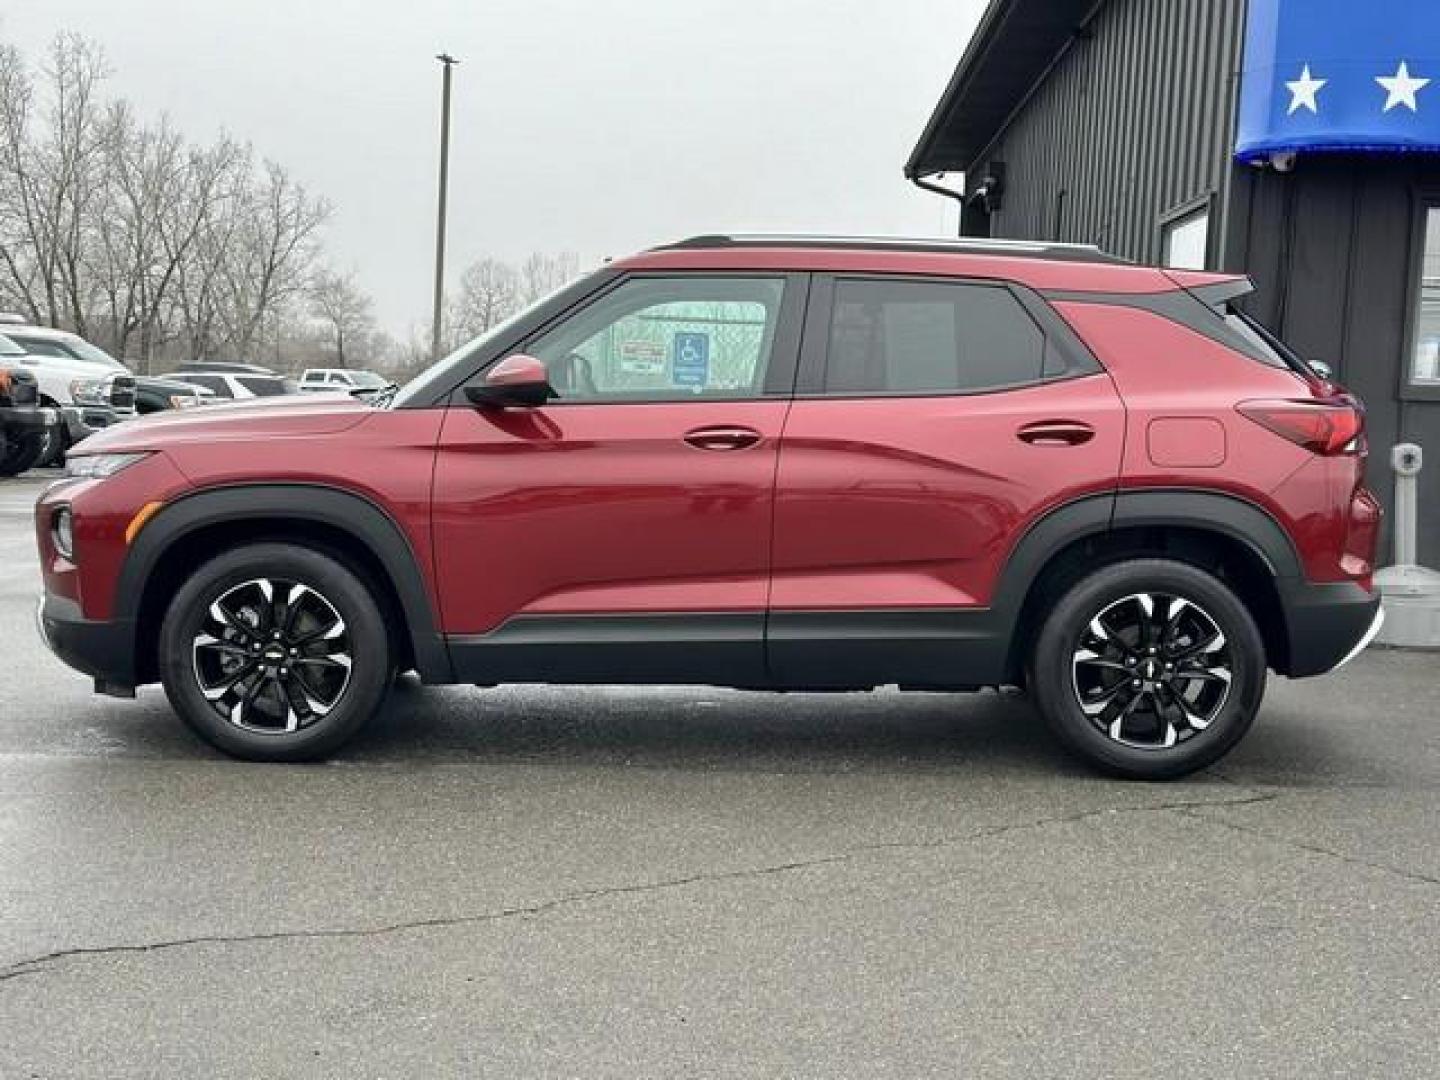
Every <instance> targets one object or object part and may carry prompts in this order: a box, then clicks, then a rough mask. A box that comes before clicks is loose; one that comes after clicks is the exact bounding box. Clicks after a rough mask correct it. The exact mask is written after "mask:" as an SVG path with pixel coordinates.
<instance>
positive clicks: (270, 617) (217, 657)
mask: <svg viewBox="0 0 1440 1080" xmlns="http://www.w3.org/2000/svg"><path fill="white" fill-rule="evenodd" d="M159 660H160V663H159V667H160V676H161V681H162V682H163V683H164V686H165V693H166V695H167V696H168V697H169V699H170V703H171V705H172V706H173V707H174V708H175V711H176V712H177V713H179V714H180V717H181V718H182V719H183V720H184V721H185V722H186V724H188V725H189V726H190V727H191V728H192V729H193V730H194V731H195V732H196V733H197V734H199V735H200V736H201V737H202V738H203V739H205V740H206V741H207V742H209V743H211V744H212V745H214V746H216V747H218V748H219V749H221V750H223V751H225V752H226V753H228V754H232V755H234V756H235V757H240V758H245V759H248V760H251V761H305V760H311V759H314V758H318V757H323V756H325V755H326V754H329V753H331V752H333V751H334V750H336V749H337V748H338V747H339V746H341V745H342V744H343V743H344V742H346V741H347V740H348V739H349V738H351V737H352V736H353V735H354V734H355V733H356V732H357V731H358V730H359V729H360V727H361V726H362V725H363V724H364V723H365V722H366V721H367V720H369V719H370V717H371V716H372V715H374V714H375V713H376V712H377V711H378V710H379V708H380V706H381V704H382V703H383V701H384V700H385V694H386V692H387V691H388V689H389V687H390V683H391V680H392V669H393V661H392V657H391V652H390V643H389V638H388V635H387V633H386V629H385V623H384V619H383V616H382V615H381V612H380V608H379V605H378V604H377V602H376V599H375V597H374V595H373V594H372V592H371V590H370V588H369V587H368V586H367V585H366V584H365V582H364V581H362V580H361V579H360V578H359V577H357V576H356V575H355V574H354V573H353V572H352V571H351V570H350V569H349V568H347V567H346V566H345V565H344V564H342V563H340V562H339V561H337V560H336V559H333V558H331V557H330V556H328V555H325V554H322V553H320V552H318V551H314V550H311V549H309V548H305V547H300V546H297V545H293V544H281V543H268V544H254V545H248V546H245V547H240V548H235V549H233V550H231V551H229V552H226V553H225V554H223V555H221V556H219V557H218V558H216V559H214V560H212V561H210V562H208V563H206V564H205V565H204V566H202V567H200V569H199V570H197V571H196V572H195V573H194V574H192V575H191V576H190V577H189V579H188V580H187V581H186V582H185V584H184V585H183V586H182V587H181V588H180V590H179V591H178V592H177V593H176V595H175V597H174V599H173V600H172V601H171V603H170V608H169V611H168V612H167V614H166V616H165V621H164V623H163V625H162V628H161V633H160V657H159Z"/></svg>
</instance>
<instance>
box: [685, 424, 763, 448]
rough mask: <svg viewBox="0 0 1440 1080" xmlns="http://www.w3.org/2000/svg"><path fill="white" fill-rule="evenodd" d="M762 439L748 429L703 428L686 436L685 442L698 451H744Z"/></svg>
mask: <svg viewBox="0 0 1440 1080" xmlns="http://www.w3.org/2000/svg"><path fill="white" fill-rule="evenodd" d="M761 438H762V436H761V434H760V432H758V431H756V430H754V429H753V428H747V427H703V428H696V429H695V430H694V431H690V432H687V433H686V434H685V441H686V442H687V443H689V444H690V445H691V446H693V447H695V448H696V449H697V450H744V449H745V448H746V447H750V446H754V445H755V444H756V443H758V442H759V441H760V440H761Z"/></svg>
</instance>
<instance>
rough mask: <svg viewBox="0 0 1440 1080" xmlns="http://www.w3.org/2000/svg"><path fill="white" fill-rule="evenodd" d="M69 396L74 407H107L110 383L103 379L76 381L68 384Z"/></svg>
mask: <svg viewBox="0 0 1440 1080" xmlns="http://www.w3.org/2000/svg"><path fill="white" fill-rule="evenodd" d="M70 396H71V398H73V399H74V401H75V404H76V405H108V404H110V383H109V381H108V380H105V379H76V380H75V381H74V382H72V383H71V384H70Z"/></svg>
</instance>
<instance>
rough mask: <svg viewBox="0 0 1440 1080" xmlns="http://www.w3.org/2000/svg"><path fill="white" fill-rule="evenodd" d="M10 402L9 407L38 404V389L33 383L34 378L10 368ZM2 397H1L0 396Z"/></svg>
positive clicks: (31, 375) (25, 372)
mask: <svg viewBox="0 0 1440 1080" xmlns="http://www.w3.org/2000/svg"><path fill="white" fill-rule="evenodd" d="M9 371H10V395H9V396H10V401H9V404H11V405H38V404H39V403H40V388H39V385H38V384H37V383H36V381H35V376H34V375H33V374H31V373H30V372H28V371H24V370H22V369H20V368H10V369H9ZM0 396H3V395H0Z"/></svg>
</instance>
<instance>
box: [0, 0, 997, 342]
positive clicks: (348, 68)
mask: <svg viewBox="0 0 1440 1080" xmlns="http://www.w3.org/2000/svg"><path fill="white" fill-rule="evenodd" d="M984 6H985V4H984V0H401V2H396V0H348V2H343V3H342V2H341V0H324V2H322V0H5V3H4V7H3V8H0V36H3V38H5V39H7V40H10V41H13V42H16V43H18V44H19V45H20V47H21V48H22V49H23V50H24V51H25V52H26V53H27V55H28V56H30V57H31V58H32V59H38V58H39V55H40V52H41V50H43V48H44V47H45V45H46V43H47V42H48V41H49V40H50V38H51V37H53V35H54V34H55V33H56V32H57V31H60V30H78V31H81V32H83V33H85V34H86V35H88V36H90V37H91V38H93V39H95V40H96V41H98V42H99V43H100V44H101V45H102V46H103V48H104V50H105V53H106V56H107V58H108V60H109V62H110V65H111V68H112V75H111V79H110V84H109V90H110V92H111V93H113V94H115V95H118V96H123V97H127V98H129V99H130V100H131V101H133V102H134V103H135V105H136V106H137V108H138V110H139V112H140V113H141V114H142V115H145V116H158V115H159V114H160V113H162V112H164V113H169V114H170V116H171V117H172V118H173V119H174V120H175V122H176V123H177V126H178V127H179V128H180V129H181V130H182V131H184V132H185V133H186V134H187V135H189V136H190V137H192V138H195V139H208V138H210V137H212V136H213V135H214V134H216V133H217V132H219V131H221V130H225V131H228V132H230V133H231V134H233V135H235V136H236V137H238V138H241V139H244V140H247V141H249V142H252V143H253V144H254V145H255V147H256V149H257V151H258V152H259V153H261V154H263V155H266V156H269V157H273V158H275V159H276V160H278V161H281V162H283V163H284V164H285V165H287V166H288V167H289V168H290V169H291V170H292V171H293V172H294V173H295V174H296V175H297V176H298V177H299V178H300V179H301V181H302V182H303V183H305V184H306V185H307V186H308V187H310V188H311V189H312V190H313V191H315V192H316V193H319V194H323V195H324V196H326V197H327V198H329V199H330V200H331V201H332V202H333V203H334V205H335V214H334V217H333V218H332V219H331V222H330V224H329V227H328V231H327V235H326V246H327V248H328V250H329V251H330V252H331V253H332V256H333V259H334V261H335V262H336V263H337V264H338V265H339V266H340V268H341V269H354V270H355V271H356V272H357V273H358V275H359V278H360V281H361V283H362V284H363V285H364V286H365V288H366V289H368V290H369V291H370V292H371V293H372V294H373V295H374V297H375V300H376V304H377V311H378V314H379V315H380V318H381V320H382V322H383V324H384V326H385V327H386V328H387V329H389V330H390V331H392V332H393V333H397V334H404V333H407V332H408V330H409V328H410V327H411V326H412V325H415V324H425V323H426V322H427V320H428V314H427V313H428V311H429V296H430V289H431V274H432V272H433V262H432V260H433V258H434V254H433V244H434V214H435V184H436V148H437V140H438V126H439V120H438V116H439V107H438V102H439V86H440V76H439V65H438V64H437V63H436V62H435V61H434V59H433V56H434V54H435V53H437V52H439V51H441V50H446V51H449V52H451V53H453V54H454V55H456V56H458V57H459V58H460V59H461V60H462V64H461V65H460V67H458V68H457V69H456V81H455V97H454V105H453V110H454V111H453V128H452V156H451V174H450V180H451V210H450V230H449V259H448V265H449V269H450V274H449V276H450V277H451V279H452V280H453V278H454V277H455V276H457V275H458V273H459V271H460V269H461V268H462V267H463V266H464V265H465V264H466V263H468V262H470V261H472V260H474V259H477V258H480V257H482V256H485V255H495V256H498V257H501V258H506V259H512V260H517V261H518V260H519V259H522V258H523V257H524V256H525V255H526V254H528V253H529V252H531V251H547V252H556V251H562V250H571V251H575V252H577V253H579V255H580V256H581V258H582V260H583V261H584V262H585V263H586V264H587V265H589V264H591V263H595V262H598V261H599V260H600V259H601V258H603V257H604V256H607V255H623V254H626V253H628V252H630V251H633V250H636V249H638V248H642V247H647V246H650V245H652V244H655V243H659V242H663V241H666V240H670V239H675V238H678V237H681V236H684V235H689V234H693V233H699V232H712V231H722V230H727V229H733V230H759V231H766V230H768V231H819V232H857V233H911V234H927V235H934V234H939V233H943V232H951V231H953V229H954V210H953V208H952V207H951V205H950V204H948V203H947V202H946V200H943V199H941V198H940V197H938V196H935V195H930V194H926V193H923V192H920V191H918V190H917V189H915V188H913V187H912V186H911V185H910V184H909V183H908V182H907V181H905V179H904V178H903V176H902V175H901V166H902V165H903V164H904V161H905V159H906V157H907V156H908V154H909V151H910V149H911V147H912V146H913V145H914V142H915V139H916V138H917V136H918V135H919V133H920V129H921V127H922V126H923V125H924V122H925V120H926V119H927V118H928V116H929V114H930V110H931V108H932V107H933V105H934V103H935V101H936V99H937V98H938V97H939V94H940V92H941V90H942V88H943V87H944V85H945V82H946V80H947V79H948V78H949V76H950V73H951V71H952V70H953V68H954V66H955V63H956V61H957V60H958V59H959V56H960V53H961V51H962V50H963V48H964V46H965V43H966V41H967V39H968V38H969V36H970V33H971V32H972V30H973V28H974V26H975V23H976V22H977V21H978V19H979V15H980V12H981V11H982V10H983V8H984Z"/></svg>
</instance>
